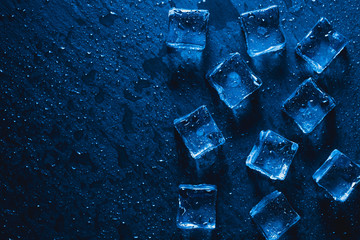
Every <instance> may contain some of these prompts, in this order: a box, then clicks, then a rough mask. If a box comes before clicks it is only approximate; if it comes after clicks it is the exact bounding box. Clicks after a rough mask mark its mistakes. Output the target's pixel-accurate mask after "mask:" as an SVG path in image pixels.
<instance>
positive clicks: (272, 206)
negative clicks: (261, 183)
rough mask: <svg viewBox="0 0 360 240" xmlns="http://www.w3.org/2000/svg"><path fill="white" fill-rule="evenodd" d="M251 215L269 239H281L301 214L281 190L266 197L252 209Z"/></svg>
mask: <svg viewBox="0 0 360 240" xmlns="http://www.w3.org/2000/svg"><path fill="white" fill-rule="evenodd" d="M250 216H251V218H252V219H253V220H254V222H255V223H256V224H257V226H258V227H259V228H260V230H261V232H262V234H263V235H264V236H265V238H266V239H268V240H275V239H279V238H280V237H281V236H282V235H283V234H284V233H285V232H286V231H287V230H288V229H289V228H290V227H292V226H293V225H294V224H295V223H297V222H298V221H299V220H300V216H299V215H298V214H297V212H295V210H294V209H293V208H292V207H291V206H290V204H289V202H288V201H287V199H286V197H285V196H284V194H282V193H281V192H279V191H274V192H272V193H270V194H269V195H267V196H266V197H264V198H263V199H262V200H261V201H260V202H259V203H258V204H257V205H256V206H255V207H253V209H251V211H250Z"/></svg>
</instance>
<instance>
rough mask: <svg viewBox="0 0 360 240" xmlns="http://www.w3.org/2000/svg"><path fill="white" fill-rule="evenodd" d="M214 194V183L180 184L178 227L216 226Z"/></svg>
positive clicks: (215, 189) (203, 227) (215, 192)
mask: <svg viewBox="0 0 360 240" xmlns="http://www.w3.org/2000/svg"><path fill="white" fill-rule="evenodd" d="M216 194H217V188H216V186H214V185H208V184H200V185H189V184H182V185H180V186H179V210H178V215H177V226H178V228H181V229H194V228H202V229H214V228H215V226H216Z"/></svg>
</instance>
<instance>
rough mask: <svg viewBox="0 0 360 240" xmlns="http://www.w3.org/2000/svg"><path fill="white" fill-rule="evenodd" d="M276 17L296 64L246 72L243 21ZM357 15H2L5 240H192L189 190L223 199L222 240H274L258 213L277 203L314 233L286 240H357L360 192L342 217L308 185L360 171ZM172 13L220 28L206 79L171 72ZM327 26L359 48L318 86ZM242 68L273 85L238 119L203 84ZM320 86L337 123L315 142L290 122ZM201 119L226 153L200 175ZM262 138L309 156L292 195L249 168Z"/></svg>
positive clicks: (146, 4) (101, 10)
mask: <svg viewBox="0 0 360 240" xmlns="http://www.w3.org/2000/svg"><path fill="white" fill-rule="evenodd" d="M270 4H278V6H279V13H280V21H281V26H282V29H283V32H284V36H285V37H286V47H285V50H286V51H283V52H282V54H273V55H272V54H270V55H267V56H262V57H261V58H259V59H254V58H251V59H250V57H249V56H248V54H247V51H246V42H245V36H244V33H243V32H242V30H241V24H240V22H239V17H240V14H241V13H244V12H247V11H252V10H256V9H259V8H264V7H267V6H269V5H270ZM359 4H360V2H359V1H325V0H316V1H308V0H306V1H301V0H296V1H294V0H291V1H290V0H284V1H276V2H275V1H272V3H270V2H269V1H264V0H261V1H260V0H253V1H235V0H221V1H220V0H206V1H189V0H171V1H154V0H147V1H145V0H141V1H139V0H137V1H133V0H121V1H113V0H112V1H111V0H101V1H83V0H77V1H73V0H71V1H70V0H62V1H59V0H51V1H50V0H32V1H13V0H2V1H1V3H0V26H1V28H0V29H1V30H0V39H1V49H0V59H1V60H0V79H1V84H0V89H1V94H0V98H1V104H0V112H1V117H0V133H1V137H0V149H1V154H0V165H1V166H0V181H1V184H0V186H1V187H0V188H1V191H0V192H1V194H0V206H1V211H0V219H1V224H0V239H9V238H10V239H30V240H32V239H121V240H128V239H164V240H180V239H184V238H185V239H186V237H184V236H183V231H182V230H180V229H178V228H177V225H176V218H177V213H178V186H179V185H180V184H183V183H189V184H200V183H207V184H212V185H216V186H217V189H218V193H217V205H216V206H217V207H216V208H217V215H216V229H214V230H213V231H212V233H211V235H212V236H211V237H212V239H250V240H257V239H263V235H262V233H261V232H260V231H258V229H257V226H256V224H255V223H254V222H253V221H251V217H250V216H249V211H250V210H251V209H252V207H253V206H255V205H256V204H257V203H258V202H259V201H260V200H261V199H262V198H263V197H265V196H266V195H268V194H269V193H271V192H273V191H275V190H278V191H281V192H282V193H284V195H285V196H286V198H287V199H288V201H289V203H290V204H291V206H292V207H293V208H294V209H295V210H296V212H298V213H299V215H300V216H301V218H302V219H301V220H300V221H299V222H297V223H296V224H295V225H294V226H292V227H291V228H290V229H289V230H288V231H287V232H286V233H285V234H284V235H283V236H282V239H316V240H318V239H336V240H339V239H344V240H345V239H358V238H359V234H360V228H359V227H358V226H360V208H359V207H358V205H359V199H360V189H359V186H356V187H355V188H354V190H353V191H352V192H351V194H350V195H349V197H348V198H347V200H346V202H344V203H341V202H339V201H335V200H334V199H333V198H332V197H331V196H330V195H329V194H327V193H326V191H325V190H323V189H322V188H321V187H319V186H318V185H317V184H316V182H315V181H314V180H313V179H312V174H313V173H314V172H315V171H316V170H317V169H318V168H319V167H320V166H321V165H322V164H323V163H324V161H325V159H327V158H328V156H329V155H330V153H331V152H332V151H333V149H339V150H341V152H343V153H345V154H346V155H347V156H348V157H349V158H350V159H352V161H353V162H358V159H359V153H358V150H359V147H358V146H359V145H360V144H359V140H360V137H359V131H358V129H360V123H359V116H358V113H359V109H360V106H359V103H360V95H359V94H358V93H359V86H360V79H359V78H360V68H359V64H358V62H360V55H359V53H360V51H359V44H358V42H360V38H359V30H358V24H357V23H358V18H359V14H358V10H357V9H359V8H360V6H359ZM173 7H176V8H185V9H205V10H208V11H209V13H210V15H209V28H208V37H207V39H206V47H205V49H204V50H203V63H202V66H201V67H200V68H199V69H197V71H187V70H186V69H182V68H179V69H177V70H174V69H173V68H172V67H171V64H170V60H169V57H168V55H169V52H168V48H167V44H166V41H167V38H168V30H169V29H168V24H169V17H168V13H169V10H170V9H172V8H173ZM321 17H326V18H327V19H328V20H329V22H330V24H331V26H332V27H333V29H335V30H336V31H338V32H339V33H341V34H343V35H344V36H346V37H347V39H349V40H350V42H349V44H348V45H347V46H346V47H345V49H344V51H342V52H341V53H340V54H339V55H338V56H337V57H336V58H335V59H334V60H333V61H332V62H331V64H330V65H329V66H328V67H327V68H326V69H325V70H324V71H323V72H322V73H321V74H319V75H317V74H316V75H315V74H314V72H313V70H312V69H311V68H308V64H307V62H306V61H305V60H303V59H302V58H301V57H299V56H298V55H297V54H296V52H295V47H296V45H297V43H299V42H300V41H301V40H302V39H303V37H304V36H305V35H306V34H307V33H308V32H309V30H310V29H311V28H312V27H313V26H314V25H315V24H316V22H317V21H318V20H319V19H320V18H321ZM234 52H239V53H240V54H241V56H242V57H243V58H244V61H245V63H246V64H247V65H248V66H249V67H250V68H251V69H252V70H253V72H254V74H255V75H256V76H257V77H259V78H260V79H261V80H262V82H263V84H262V86H261V88H259V89H258V90H257V91H255V92H254V93H253V94H252V95H251V98H253V99H252V100H251V104H249V109H247V111H244V112H245V114H244V115H243V116H241V117H234V116H233V115H232V112H231V110H230V109H229V108H228V107H227V106H226V105H225V104H224V103H223V101H221V100H220V99H219V96H218V93H217V92H216V91H215V90H214V89H213V87H212V86H211V85H210V84H209V83H208V81H207V80H206V79H205V78H204V76H205V74H206V73H207V72H208V71H210V70H211V69H212V68H213V67H214V66H216V65H218V64H219V62H220V61H221V60H222V59H226V58H227V57H228V56H230V54H231V53H234ZM185 57H189V58H190V56H187V55H186V54H185ZM185 57H184V58H185ZM185 59H186V58H185ZM195 60H197V58H196V57H195ZM309 77H313V78H314V81H316V84H317V85H318V86H319V87H320V88H321V89H322V90H323V91H324V92H326V93H328V94H329V95H330V96H331V97H333V98H334V99H335V101H336V107H335V108H334V110H332V111H331V112H329V113H328V114H327V116H326V117H325V118H324V119H323V120H322V121H321V124H319V125H318V126H317V127H316V128H315V129H314V130H313V131H312V132H311V133H309V134H307V135H305V134H303V133H302V131H301V129H300V128H298V127H297V125H296V124H295V123H294V121H293V119H291V118H290V117H288V116H287V115H286V114H283V113H282V112H281V106H282V104H283V102H284V100H285V99H287V98H288V97H289V96H290V94H291V93H292V92H294V91H295V89H296V88H297V87H298V86H299V85H300V84H301V83H302V82H303V81H304V80H306V79H308V78H309ZM202 105H206V106H207V108H208V110H209V112H210V113H211V115H212V117H213V119H214V121H215V122H216V124H217V126H218V127H219V129H221V131H222V133H223V135H224V136H226V143H225V144H223V145H222V147H221V148H218V151H211V152H209V153H208V154H206V155H204V157H209V158H210V157H212V156H211V155H212V153H215V152H217V154H215V157H214V158H213V159H211V160H214V161H213V164H212V165H211V166H209V168H208V169H203V171H202V172H201V173H200V174H197V171H196V170H195V169H196V166H193V164H194V161H193V160H194V159H192V158H191V157H190V156H189V152H188V150H187V148H186V146H185V145H184V143H183V141H182V139H181V137H180V136H178V135H176V134H175V133H176V130H175V129H174V125H173V121H174V119H176V118H178V117H181V116H185V115H186V114H188V113H190V112H192V111H194V110H195V109H196V108H198V107H199V106H202ZM264 129H271V130H273V131H275V132H277V133H280V134H281V135H283V136H285V137H286V138H287V139H290V140H292V141H294V142H296V143H298V144H299V149H298V151H297V153H296V155H295V158H294V160H293V161H292V163H291V165H290V168H289V171H288V173H287V176H286V179H285V180H284V181H273V180H271V179H269V178H268V177H266V176H264V175H263V174H260V173H258V172H257V171H253V170H251V169H249V168H247V167H246V165H245V161H246V158H247V156H248V155H249V152H250V150H251V149H252V147H253V145H254V143H255V142H256V140H257V139H258V137H259V133H260V131H261V130H264ZM207 155H209V156H207ZM204 161H205V159H204ZM188 239H204V238H197V237H192V238H191V237H190V238H188Z"/></svg>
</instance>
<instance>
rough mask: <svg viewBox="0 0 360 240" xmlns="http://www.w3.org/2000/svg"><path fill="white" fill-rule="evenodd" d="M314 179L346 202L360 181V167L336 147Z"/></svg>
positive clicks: (339, 199)
mask: <svg viewBox="0 0 360 240" xmlns="http://www.w3.org/2000/svg"><path fill="white" fill-rule="evenodd" d="M313 179H314V180H315V181H316V183H317V184H318V185H319V186H320V187H322V188H324V189H325V190H326V191H327V192H328V193H330V195H331V196H332V197H333V198H334V199H335V200H336V201H341V202H344V201H345V200H346V199H347V198H348V197H349V195H350V193H351V192H352V190H353V189H354V187H355V185H356V184H358V183H359V181H360V167H359V166H358V165H356V164H355V163H353V162H352V161H351V160H350V158H348V157H347V156H346V155H345V154H343V153H341V152H340V151H339V150H337V149H335V150H334V151H333V152H332V153H331V154H330V156H329V158H328V159H327V160H326V161H325V162H324V164H323V165H322V166H321V167H320V168H319V169H318V170H317V171H316V172H315V173H314V175H313Z"/></svg>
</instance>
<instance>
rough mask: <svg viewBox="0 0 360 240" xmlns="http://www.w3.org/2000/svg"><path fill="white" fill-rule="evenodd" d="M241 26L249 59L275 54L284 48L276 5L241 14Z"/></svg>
mask: <svg viewBox="0 0 360 240" xmlns="http://www.w3.org/2000/svg"><path fill="white" fill-rule="evenodd" d="M241 26H242V29H243V31H244V33H245V38H246V45H247V52H248V54H249V56H250V57H256V56H259V55H261V54H264V53H269V52H276V51H279V50H281V49H283V48H284V47H285V42H286V41H285V37H284V34H283V31H282V29H281V27H280V23H279V8H278V6H276V5H274V6H271V7H268V8H264V9H259V10H255V11H251V12H246V13H243V14H241Z"/></svg>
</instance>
